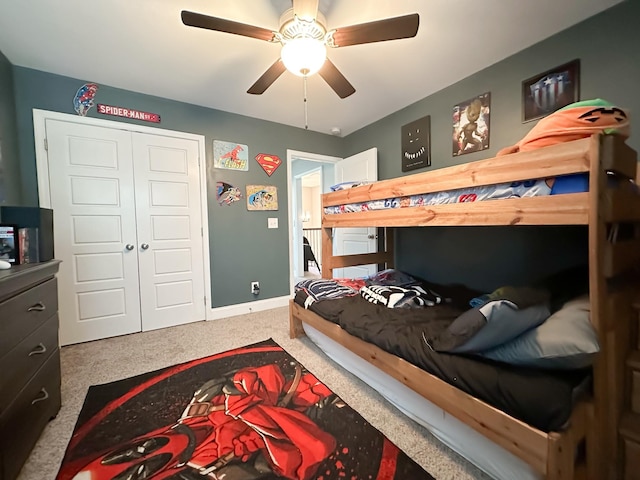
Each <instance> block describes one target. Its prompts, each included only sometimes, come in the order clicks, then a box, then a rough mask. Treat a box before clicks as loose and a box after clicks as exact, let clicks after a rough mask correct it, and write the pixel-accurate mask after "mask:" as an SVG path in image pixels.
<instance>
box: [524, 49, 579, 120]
mask: <svg viewBox="0 0 640 480" xmlns="http://www.w3.org/2000/svg"><path fill="white" fill-rule="evenodd" d="M578 100H580V60H579V59H576V60H572V61H571V62H569V63H565V64H564V65H560V66H559V67H556V68H552V69H551V70H547V71H546V72H543V73H540V74H538V75H535V76H533V77H531V78H528V79H527V80H525V81H524V82H522V123H525V122H529V121H531V120H536V119H538V118H542V117H545V116H547V115H549V114H550V113H553V112H555V111H556V110H558V109H559V108H562V107H564V106H566V105H569V104H570V103H574V102H577V101H578Z"/></svg>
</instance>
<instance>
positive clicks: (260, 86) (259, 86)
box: [247, 59, 286, 95]
mask: <svg viewBox="0 0 640 480" xmlns="http://www.w3.org/2000/svg"><path fill="white" fill-rule="evenodd" d="M285 70H286V68H285V66H284V63H282V60H280V59H278V60H276V62H275V63H274V64H273V65H271V66H270V67H269V68H267V71H266V72H264V73H263V74H262V76H261V77H260V78H259V79H258V80H256V83H254V84H253V85H251V88H249V90H247V93H251V94H253V95H262V94H263V93H264V91H265V90H266V89H267V88H269V87H270V86H271V84H272V83H273V82H275V81H276V80H277V79H278V77H279V76H280V75H282V74H283V73H284V71H285Z"/></svg>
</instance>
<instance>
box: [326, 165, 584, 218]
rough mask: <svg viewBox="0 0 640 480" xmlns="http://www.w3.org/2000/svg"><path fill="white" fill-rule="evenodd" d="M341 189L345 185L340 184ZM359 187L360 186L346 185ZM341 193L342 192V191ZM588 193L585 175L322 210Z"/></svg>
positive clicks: (344, 211) (347, 211)
mask: <svg viewBox="0 0 640 480" xmlns="http://www.w3.org/2000/svg"><path fill="white" fill-rule="evenodd" d="M341 185H342V186H343V187H344V186H345V185H344V184H341ZM349 185H350V186H358V185H359V184H349ZM341 189H343V188H341ZM587 189H588V176H587V175H584V174H576V175H566V176H563V177H558V178H555V179H537V180H527V181H522V182H509V183H501V184H496V185H483V186H478V187H467V188H459V189H455V190H449V191H444V192H433V193H425V194H419V195H411V196H403V197H393V198H386V199H383V200H371V201H368V202H359V203H350V204H345V205H334V206H329V207H324V213H325V214H337V213H351V212H363V211H369V210H385V209H392V208H405V207H419V206H426V205H444V204H449V203H465V202H480V201H486V200H499V199H502V198H523V197H537V196H543V195H554V194H557V193H576V192H585V191H587Z"/></svg>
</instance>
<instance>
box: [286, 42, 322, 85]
mask: <svg viewBox="0 0 640 480" xmlns="http://www.w3.org/2000/svg"><path fill="white" fill-rule="evenodd" d="M280 58H282V63H284V66H285V67H286V68H287V70H289V71H290V72H291V73H293V74H294V75H298V76H299V77H304V76H309V75H313V74H314V73H316V72H317V71H318V70H320V68H321V67H322V65H323V64H324V61H325V59H326V58H327V47H326V46H325V44H324V42H323V41H322V40H316V39H315V38H309V37H296V38H292V39H291V40H287V41H286V42H285V44H284V45H283V46H282V51H281V52H280Z"/></svg>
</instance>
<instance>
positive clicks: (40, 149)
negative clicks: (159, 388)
mask: <svg viewBox="0 0 640 480" xmlns="http://www.w3.org/2000/svg"><path fill="white" fill-rule="evenodd" d="M47 120H59V121H62V122H69V123H80V124H84V125H93V126H97V127H104V128H111V129H117V130H127V131H129V132H134V133H146V134H149V135H162V136H166V137H176V138H182V139H186V140H194V141H196V142H198V149H199V157H198V168H199V177H200V179H199V180H200V181H199V186H200V215H201V218H200V222H201V225H202V259H203V261H204V279H203V280H204V294H205V300H206V303H205V309H204V311H205V320H212V319H213V309H212V308H211V273H210V260H209V214H208V211H207V172H206V150H205V145H206V142H205V138H204V135H197V134H195V133H187V132H179V131H175V130H166V129H163V128H155V127H147V126H144V125H136V124H132V123H126V122H117V121H114V120H104V119H101V118H91V117H82V116H79V115H72V114H69V113H60V112H52V111H49V110H41V109H37V108H34V109H33V137H34V141H35V153H36V173H37V180H38V202H39V205H40V207H42V208H51V192H50V190H49V158H48V155H47V149H46V146H45V139H46V121H47ZM54 228H55V227H54Z"/></svg>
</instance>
